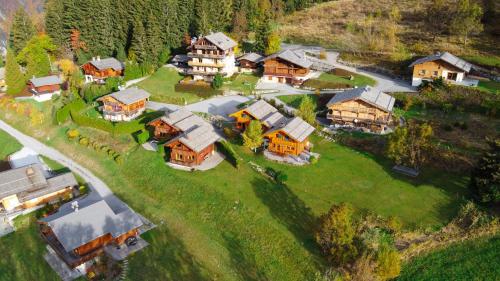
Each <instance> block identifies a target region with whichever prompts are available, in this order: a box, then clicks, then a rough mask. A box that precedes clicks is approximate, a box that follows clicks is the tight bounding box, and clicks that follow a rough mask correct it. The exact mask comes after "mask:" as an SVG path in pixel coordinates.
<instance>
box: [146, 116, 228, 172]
mask: <svg viewBox="0 0 500 281" xmlns="http://www.w3.org/2000/svg"><path fill="white" fill-rule="evenodd" d="M148 125H149V127H150V128H151V130H152V135H153V138H154V139H156V140H158V141H167V142H166V143H165V144H164V145H165V147H167V148H168V150H169V155H170V163H173V164H177V165H182V166H187V167H195V166H199V165H201V164H202V163H203V161H205V160H206V159H207V158H209V157H210V156H211V155H213V154H214V153H215V142H217V141H218V140H219V139H220V137H219V135H218V134H217V133H215V131H214V128H213V127H212V125H211V124H209V123H208V122H206V121H205V120H203V118H201V117H199V116H197V115H195V114H193V113H192V112H190V111H188V110H186V109H183V108H181V109H178V110H176V111H173V112H170V113H167V114H165V116H162V117H160V118H157V119H155V120H153V121H151V122H149V123H148Z"/></svg>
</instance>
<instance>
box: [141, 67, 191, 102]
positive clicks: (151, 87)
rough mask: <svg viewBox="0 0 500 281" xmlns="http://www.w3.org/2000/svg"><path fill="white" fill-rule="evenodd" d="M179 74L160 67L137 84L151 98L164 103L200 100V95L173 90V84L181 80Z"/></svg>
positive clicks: (170, 69) (173, 70) (171, 69)
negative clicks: (149, 94)
mask: <svg viewBox="0 0 500 281" xmlns="http://www.w3.org/2000/svg"><path fill="white" fill-rule="evenodd" d="M182 78H183V76H182V75H180V74H179V73H178V72H177V71H176V70H175V69H173V68H166V67H161V68H159V69H158V71H156V72H155V73H154V74H153V75H151V77H149V78H148V79H146V80H144V81H142V82H140V83H138V84H137V87H139V88H142V89H144V90H146V91H148V92H149V93H151V100H152V101H158V102H165V103H175V104H183V103H184V102H186V103H193V102H197V101H199V100H200V97H198V96H196V95H195V94H190V93H179V92H176V91H175V88H174V87H175V85H176V84H177V83H178V82H179V81H180V80H182Z"/></svg>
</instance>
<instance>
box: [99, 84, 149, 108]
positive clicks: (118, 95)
mask: <svg viewBox="0 0 500 281" xmlns="http://www.w3.org/2000/svg"><path fill="white" fill-rule="evenodd" d="M107 96H110V97H112V98H114V99H116V100H117V101H119V102H121V103H123V104H127V105H128V104H132V103H134V102H138V101H140V100H144V99H148V98H149V97H150V96H151V95H150V94H149V93H148V92H146V91H144V90H143V89H139V88H137V87H132V88H128V89H125V90H122V91H118V92H115V93H112V94H109V95H107Z"/></svg>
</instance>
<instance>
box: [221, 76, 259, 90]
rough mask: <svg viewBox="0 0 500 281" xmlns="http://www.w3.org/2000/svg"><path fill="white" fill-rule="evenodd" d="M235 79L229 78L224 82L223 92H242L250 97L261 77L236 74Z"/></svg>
mask: <svg viewBox="0 0 500 281" xmlns="http://www.w3.org/2000/svg"><path fill="white" fill-rule="evenodd" d="M235 76H236V77H235V78H229V79H226V81H224V86H223V87H222V89H223V90H232V91H237V92H242V93H244V94H245V95H249V94H251V93H252V92H253V90H254V89H255V85H257V81H258V80H259V78H260V77H259V76H257V75H256V74H250V73H249V74H236V75H235Z"/></svg>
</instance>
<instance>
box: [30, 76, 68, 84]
mask: <svg viewBox="0 0 500 281" xmlns="http://www.w3.org/2000/svg"><path fill="white" fill-rule="evenodd" d="M30 82H31V84H33V86H35V87H42V86H48V85H58V84H62V82H63V81H62V79H61V78H60V77H59V76H57V75H51V76H45V77H38V78H31V79H30Z"/></svg>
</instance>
